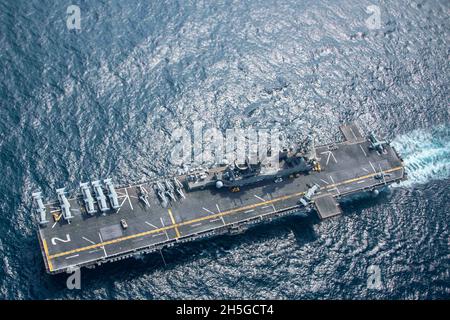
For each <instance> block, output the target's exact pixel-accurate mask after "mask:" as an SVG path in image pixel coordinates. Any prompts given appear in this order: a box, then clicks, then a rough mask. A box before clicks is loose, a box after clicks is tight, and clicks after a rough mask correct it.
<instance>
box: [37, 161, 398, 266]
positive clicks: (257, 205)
mask: <svg viewBox="0 0 450 320" xmlns="http://www.w3.org/2000/svg"><path fill="white" fill-rule="evenodd" d="M401 169H403V167H402V166H400V167H395V168H391V169H388V170H385V171H384V172H385V173H389V172H394V171H397V170H401ZM377 174H378V172H375V173H371V174H368V175H365V176H362V177H357V178H353V179H348V180H345V181H342V182H339V183H336V184H333V185H328V186H326V187H325V188H324V189H333V188H336V187H337V186H340V185H343V184H347V183H352V182H355V181H358V180H362V179H367V178H370V177H374V176H375V175H377ZM303 194H304V192H296V193H293V194H290V195H285V196H281V197H278V198H274V199H272V200H267V201H264V202H257V203H254V204H250V205H246V206H243V207H239V208H235V209H230V210H227V211H223V212H219V213H216V214H214V215H208V216H204V217H200V218H196V219H192V220H188V221H184V222H180V223H175V224H172V225H170V226H165V227H162V228H159V229H154V230H149V231H145V232H141V233H136V234H133V235H129V236H125V237H121V238H117V239H113V240H109V241H105V242H101V243H97V244H95V245H91V246H86V247H81V248H76V249H73V250H68V251H64V252H60V253H56V254H53V255H48V256H47V260H48V261H49V260H50V259H54V258H58V257H62V256H65V255H68V254H71V253H77V252H81V251H86V250H90V249H94V248H98V247H102V246H106V245H109V244H114V243H118V242H122V241H126V240H129V239H134V238H138V237H143V236H146V235H149V234H154V233H158V232H162V231H167V230H171V229H175V228H178V227H181V226H185V225H189V224H193V223H196V222H200V221H204V220H208V219H212V218H215V217H223V216H226V215H229V214H232V213H236V212H240V211H245V210H248V209H252V208H256V207H259V206H262V205H265V204H273V203H276V202H279V201H283V200H287V199H290V198H293V197H297V196H301V195H303ZM169 210H170V209H169ZM171 218H172V217H171ZM172 222H173V223H174V222H175V220H173V221H172ZM43 240H44V241H45V239H43ZM44 250H45V248H44ZM47 252H48V249H47ZM49 263H50V261H49Z"/></svg>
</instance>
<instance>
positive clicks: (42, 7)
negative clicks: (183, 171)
mask: <svg viewBox="0 0 450 320" xmlns="http://www.w3.org/2000/svg"><path fill="white" fill-rule="evenodd" d="M78 2H79V3H78V5H79V6H80V9H81V30H80V31H74V30H71V31H70V30H68V29H67V27H66V9H67V7H68V6H69V5H71V4H72V1H43V0H29V1H24V0H18V1H13V0H10V1H8V0H1V1H0V22H1V23H0V46H1V51H0V57H1V60H0V71H1V78H0V94H1V100H0V106H1V113H0V134H1V136H0V161H1V167H0V170H1V172H0V194H1V201H0V214H1V215H0V239H1V242H0V264H1V265H2V268H0V298H3V299H37V298H39V299H67V298H80V299H173V298H251V299H259V298H263V299H264V298H276V299H325V298H336V299H342V298H349V299H363V298H376V299H436V298H437V299H443V298H446V299H448V298H450V284H449V283H450V276H449V260H450V259H449V258H450V252H449V216H450V214H449V211H450V209H449V207H450V206H449V191H450V188H449V182H450V116H449V102H450V100H449V98H450V94H449V78H450V77H449V75H450V66H449V61H450V59H449V42H450V41H449V36H450V31H449V30H450V21H449V16H450V15H449V12H450V3H449V1H445V0H443V1H431V0H430V1H419V0H417V1H376V0H370V1H365V0H362V1H361V0H354V1H352V0H347V1H317V0H311V1H306V0H297V1H293V0H292V1H267V0H264V1H188V0H186V1H184V0H183V1H142V2H138V1H111V2H109V1H78ZM369 5H376V6H378V7H379V8H380V17H381V28H378V29H377V28H375V29H372V28H369V27H368V25H367V23H366V19H368V18H369V17H370V16H371V13H369V12H366V8H367V7H368V6H369ZM200 120H202V121H203V122H204V123H205V126H209V127H215V128H218V129H220V130H225V129H228V128H237V127H243V128H244V127H248V126H253V127H257V128H269V129H271V128H276V129H278V130H280V131H282V132H284V133H286V135H288V136H289V135H291V136H293V137H294V138H295V137H302V136H306V135H307V134H308V133H313V134H316V135H317V140H318V141H317V142H318V143H326V142H330V141H333V140H335V139H337V138H338V137H339V135H338V125H339V124H342V123H344V122H350V121H356V123H357V124H358V125H359V126H361V128H363V129H364V131H365V132H368V131H369V130H373V131H375V132H377V133H379V134H381V135H383V136H385V137H386V138H388V139H390V140H392V141H393V143H394V145H395V146H396V147H397V149H398V150H399V151H400V153H401V154H402V155H403V157H404V159H405V163H406V165H407V169H408V172H409V177H410V180H409V181H407V182H405V183H403V184H401V185H399V186H395V187H393V188H390V189H389V190H388V191H386V192H383V193H381V194H380V195H379V196H378V197H377V198H375V199H372V198H368V199H360V200H355V201H352V202H345V203H343V205H342V206H343V209H344V212H345V214H344V215H342V216H341V217H338V218H336V219H331V220H326V221H323V222H319V221H317V219H314V218H301V217H290V218H285V219H282V220H279V221H276V222H274V223H272V224H268V225H261V226H257V227H255V228H253V229H251V230H249V231H248V232H246V233H244V234H242V235H237V236H222V237H218V238H214V239H211V240H206V241H202V242H197V243H191V244H188V245H184V246H181V247H178V248H174V249H170V250H164V251H163V254H164V257H165V260H166V262H167V266H165V265H164V263H163V262H162V259H161V257H160V256H159V255H148V256H146V257H144V258H142V259H139V260H138V259H131V260H127V261H122V262H118V263H114V264H109V265H105V266H103V267H101V268H97V269H94V270H86V271H85V270H83V272H82V290H80V291H70V290H67V289H66V288H65V281H66V277H65V275H57V276H49V275H47V274H46V273H45V271H44V265H43V261H42V257H41V254H40V250H39V245H38V241H37V236H36V220H35V218H34V217H33V213H32V211H31V208H32V207H31V203H32V201H31V192H32V191H34V190H37V189H41V190H42V191H43V193H44V194H45V196H46V197H47V198H50V197H54V196H55V193H54V189H55V188H57V187H61V186H63V185H64V186H67V187H68V188H69V189H72V190H74V189H76V187H77V186H78V183H79V182H80V181H84V180H86V181H90V180H94V179H96V178H105V177H111V178H113V179H114V181H116V182H117V183H118V184H125V183H129V182H139V181H142V180H146V179H149V178H153V177H157V176H159V175H166V174H170V173H175V172H176V170H177V169H178V168H177V167H176V166H174V165H173V164H171V163H170V161H169V155H170V152H171V149H172V148H173V145H174V144H175V142H173V141H172V140H171V138H170V133H171V131H172V130H174V129H176V128H179V127H184V128H187V129H188V130H190V128H192V125H193V123H194V122H195V121H200ZM371 265H376V266H378V267H379V268H380V271H381V283H382V287H381V288H380V289H378V290H374V289H370V288H368V287H367V278H368V272H367V269H368V267H369V266H371Z"/></svg>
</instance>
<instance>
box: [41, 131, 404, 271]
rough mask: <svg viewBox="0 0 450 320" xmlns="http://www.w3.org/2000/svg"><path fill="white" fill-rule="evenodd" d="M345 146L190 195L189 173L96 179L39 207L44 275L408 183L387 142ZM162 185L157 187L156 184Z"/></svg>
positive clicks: (333, 212)
mask: <svg viewBox="0 0 450 320" xmlns="http://www.w3.org/2000/svg"><path fill="white" fill-rule="evenodd" d="M341 132H342V134H343V137H344V139H343V141H342V142H339V143H333V144H328V145H323V146H317V147H314V149H315V150H314V151H315V154H316V159H317V163H316V166H315V170H313V171H311V172H307V173H297V174H290V175H289V176H286V177H283V178H282V179H281V178H278V179H275V180H274V179H272V180H263V181H259V182H256V183H252V184H251V185H244V186H241V187H240V188H239V189H236V190H233V191H236V192H231V190H230V189H229V188H204V189H198V190H197V189H196V190H189V188H188V187H187V186H186V185H187V183H186V176H180V177H177V178H170V179H169V180H167V179H166V180H164V179H161V180H160V182H159V183H160V184H161V183H162V184H164V182H166V181H170V182H166V184H164V188H165V190H167V195H162V194H159V193H158V190H159V189H155V184H156V183H157V181H151V182H148V183H144V184H139V185H129V186H121V187H117V188H115V187H114V185H113V184H112V182H111V180H109V179H107V180H104V181H94V182H93V183H92V184H91V185H92V190H94V192H91V191H90V190H91V189H90V187H89V188H88V185H86V184H84V185H83V184H82V185H81V191H82V192H81V193H80V194H79V195H77V196H76V197H74V198H66V197H65V196H64V192H65V190H63V189H58V190H59V191H57V192H58V193H57V194H58V200H57V201H55V202H51V203H48V204H45V205H43V204H42V197H41V196H40V193H34V194H33V196H34V198H35V200H36V202H35V203H36V205H37V211H38V212H39V213H40V214H41V223H40V225H39V230H38V238H39V242H40V245H41V249H42V253H43V257H44V263H45V267H46V270H47V272H49V273H52V274H53V273H59V272H64V271H66V270H71V269H73V268H76V267H82V266H95V265H100V264H102V263H105V262H109V261H115V260H120V259H124V258H127V257H131V256H133V255H138V254H142V253H149V252H154V251H157V250H160V249H162V248H164V247H168V246H172V245H174V244H179V243H182V242H186V241H192V240H197V239H201V238H206V237H211V236H213V235H217V234H223V233H234V232H241V231H242V230H245V229H246V228H248V227H249V226H251V225H252V224H254V223H258V222H261V221H270V220H271V219H273V218H276V217H279V216H283V215H287V214H295V213H296V212H300V211H302V210H306V209H307V207H308V206H311V207H312V208H313V209H315V212H317V214H318V216H319V217H320V218H321V219H325V218H330V217H333V216H337V215H339V214H340V213H341V209H340V207H339V203H338V200H339V199H340V198H341V197H344V196H347V195H350V194H355V193H361V192H376V190H377V189H380V188H383V187H385V186H386V185H389V184H392V183H394V182H398V181H401V180H403V179H405V177H406V175H405V172H404V167H403V163H402V160H401V158H400V156H399V155H398V154H397V152H396V151H395V150H394V148H393V147H391V146H390V145H389V144H388V143H381V142H379V141H376V140H374V139H375V138H374V139H372V138H369V139H366V138H364V137H363V136H362V134H361V133H360V131H359V130H358V128H357V127H356V126H355V125H352V124H351V125H346V126H342V127H341ZM158 186H159V185H158Z"/></svg>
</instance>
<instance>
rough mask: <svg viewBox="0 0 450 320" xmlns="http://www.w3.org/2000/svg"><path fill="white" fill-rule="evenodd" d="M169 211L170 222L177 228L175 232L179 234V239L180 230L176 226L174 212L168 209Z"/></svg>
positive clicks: (178, 235)
mask: <svg viewBox="0 0 450 320" xmlns="http://www.w3.org/2000/svg"><path fill="white" fill-rule="evenodd" d="M167 211H169V216H170V220H172V225H174V226H175V232H176V233H177V238H179V237H180V231H178V228H177V226H176V225H177V224H176V222H175V218H174V217H173V214H172V210H170V209H168V210H167Z"/></svg>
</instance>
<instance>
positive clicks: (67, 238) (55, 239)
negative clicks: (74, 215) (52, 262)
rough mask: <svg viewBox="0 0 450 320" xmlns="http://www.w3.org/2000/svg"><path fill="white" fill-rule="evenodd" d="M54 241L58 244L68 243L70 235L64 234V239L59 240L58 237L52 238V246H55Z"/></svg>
mask: <svg viewBox="0 0 450 320" xmlns="http://www.w3.org/2000/svg"><path fill="white" fill-rule="evenodd" d="M56 241H60V242H70V234H66V239H61V238H58V237H53V238H52V245H54V246H56Z"/></svg>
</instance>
